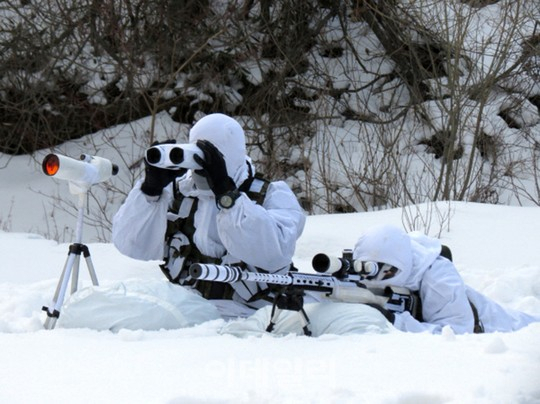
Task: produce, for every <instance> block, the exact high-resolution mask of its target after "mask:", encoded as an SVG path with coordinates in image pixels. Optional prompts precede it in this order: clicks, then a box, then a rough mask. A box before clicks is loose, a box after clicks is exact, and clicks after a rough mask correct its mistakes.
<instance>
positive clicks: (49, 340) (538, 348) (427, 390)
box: [0, 164, 540, 404]
mask: <svg viewBox="0 0 540 404" xmlns="http://www.w3.org/2000/svg"><path fill="white" fill-rule="evenodd" d="M13 166H14V167H16V166H17V164H14V165H13ZM9 170H10V168H9V167H8V168H7V169H4V170H1V171H2V174H3V175H4V179H5V178H8V180H4V181H3V182H2V188H3V190H4V192H3V196H2V198H1V206H0V207H1V208H2V211H3V212H4V213H5V212H6V211H7V210H8V209H9V206H10V205H11V201H12V200H17V198H18V197H20V196H18V195H15V194H13V193H10V189H18V188H17V187H16V186H15V184H16V183H18V182H19V181H20V177H18V174H19V173H15V172H13V171H11V172H9ZM10 175H11V176H10ZM33 178H34V179H33V181H35V184H34V185H35V186H38V183H39V184H41V186H43V184H44V183H43V181H51V180H50V178H46V177H45V176H44V175H43V176H41V177H40V176H35V177H33ZM6 181H7V182H6ZM10 184H13V185H14V186H13V187H10ZM34 198H37V196H35V195H34ZM66 198H73V197H72V196H70V195H69V194H67V195H66ZM34 202H35V201H34ZM436 212H439V215H440V214H442V213H445V212H446V213H449V214H450V216H449V219H448V220H447V221H446V223H445V226H444V227H445V228H444V229H442V230H441V226H440V225H439V224H438V223H437V220H436V219H435V218H434V216H436ZM405 213H407V210H401V209H394V210H386V211H378V212H368V213H357V214H343V215H321V216H313V217H309V218H308V222H307V226H306V229H305V231H304V234H303V236H302V238H301V239H300V242H299V244H298V247H297V252H296V258H295V262H296V264H297V266H299V267H300V268H301V269H302V270H305V271H309V270H310V269H311V268H310V262H311V258H312V257H313V255H315V254H316V253H319V252H325V253H327V254H335V255H339V254H340V253H341V250H342V249H343V248H350V247H352V246H353V245H354V242H355V241H356V238H357V237H358V235H359V234H360V232H361V231H362V229H365V228H366V227H368V226H371V225H373V224H376V223H394V224H397V225H401V224H402V223H407V222H411V218H412V217H415V218H416V219H417V220H420V221H421V220H424V221H426V222H429V217H432V220H431V230H430V232H431V233H432V234H438V233H439V232H441V238H442V240H443V242H444V243H445V244H447V245H449V246H450V247H451V248H452V250H453V253H454V261H455V263H456V265H457V268H458V270H459V271H460V273H461V274H462V276H463V277H464V279H465V281H466V282H467V283H468V284H469V285H471V286H473V287H475V288H477V289H478V290H480V291H482V292H483V293H485V294H487V295H488V296H490V297H492V298H493V299H495V300H497V301H498V302H500V303H502V304H503V305H505V306H507V307H511V308H515V309H520V310H523V311H526V312H529V313H533V314H540V276H539V275H540V248H538V240H539V239H538V234H539V233H538V232H539V229H540V209H539V208H531V207H508V206H493V205H480V204H466V203H451V204H446V203H441V204H438V205H423V206H421V207H420V212H419V213H417V212H416V210H415V209H409V210H408V214H405ZM27 215H28V217H27V218H26V220H27V221H28V220H30V219H32V218H34V220H35V221H36V222H38V221H41V220H43V217H42V213H41V212H39V210H34V211H32V210H30V211H28V212H27ZM407 217H408V218H409V219H407ZM448 229H449V230H448ZM89 247H90V250H91V253H92V258H93V261H94V265H95V268H96V272H97V275H98V278H99V281H100V284H102V285H107V284H110V283H112V282H114V281H118V280H123V279H139V280H144V279H148V280H150V279H162V275H161V273H160V271H159V269H158V268H157V262H139V261H134V260H132V259H129V258H127V257H124V256H122V255H121V254H119V253H118V252H117V251H116V250H115V248H114V246H112V245H111V244H108V243H90V244H89ZM67 248H68V244H64V243H61V244H58V243H57V242H55V241H52V240H48V239H46V238H43V237H42V236H38V235H36V234H32V233H17V232H0V263H1V264H0V347H1V348H0V363H2V366H1V367H0V380H1V381H2V382H1V386H2V387H1V389H0V402H2V403H25V404H27V403H53V402H54V403H98V402H99V403H119V402H120V403H123V402H125V403H169V404H172V403H401V404H407V403H460V404H461V403H535V402H540V383H539V380H540V343H539V341H540V323H539V324H532V325H530V326H528V327H527V328H525V329H522V330H520V331H517V332H513V333H505V334H499V333H497V334H485V335H454V334H453V333H452V331H451V330H450V329H445V332H444V333H443V334H442V335H427V334H406V333H401V332H397V331H396V332H394V333H390V334H384V335H377V334H371V335H348V336H336V335H325V336H322V337H319V338H309V337H305V336H295V335H288V336H282V337H276V336H272V335H265V336H262V337H248V338H237V337H234V336H231V335H220V334H219V332H218V330H219V329H220V327H222V326H223V324H224V321H222V320H215V321H211V322H208V323H204V324H202V325H199V326H196V327H193V328H188V329H179V330H169V331H164V330H163V331H140V330H139V331H128V330H122V331H120V332H118V333H112V332H108V331H101V332H99V331H94V330H90V329H62V328H59V327H57V328H56V329H54V330H44V329H43V321H44V319H45V314H44V312H42V311H41V307H42V306H43V305H47V304H49V303H50V300H51V298H52V296H53V294H54V290H55V287H56V284H57V282H58V278H59V276H60V272H61V270H62V267H63V264H64V261H65V258H66V255H67ZM81 283H82V286H87V285H90V280H89V277H88V274H87V273H86V269H85V266H84V265H82V266H81Z"/></svg>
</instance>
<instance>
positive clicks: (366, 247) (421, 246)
mask: <svg viewBox="0 0 540 404" xmlns="http://www.w3.org/2000/svg"><path fill="white" fill-rule="evenodd" d="M440 253H441V243H440V241H439V240H437V239H434V238H431V237H428V236H426V235H424V234H422V233H419V232H412V233H409V234H407V233H406V232H405V231H404V230H402V229H400V228H399V227H396V226H391V225H381V226H376V227H373V228H371V229H369V230H367V231H366V232H365V233H364V234H363V235H362V236H360V238H359V239H358V241H357V242H356V245H355V247H354V252H353V258H354V259H355V260H361V261H375V262H382V263H385V264H390V265H393V266H395V267H396V268H398V269H399V270H400V271H399V272H398V273H397V274H396V276H394V277H393V278H391V279H387V280H384V281H368V282H370V285H372V286H381V287H384V286H388V285H393V286H403V287H405V288H408V289H410V290H419V289H420V282H421V280H422V277H423V275H424V272H425V271H426V270H427V269H428V268H429V267H430V266H431V265H432V264H433V262H434V261H435V260H436V259H437V257H438V256H439V255H440Z"/></svg>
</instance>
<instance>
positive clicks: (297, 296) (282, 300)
mask: <svg viewBox="0 0 540 404" xmlns="http://www.w3.org/2000/svg"><path fill="white" fill-rule="evenodd" d="M304 294H305V293H304V291H303V290H299V289H294V288H291V287H288V286H285V287H284V288H282V289H281V290H280V291H279V292H278V293H276V296H275V297H274V303H273V304H272V313H271V315H270V323H269V324H268V327H266V331H267V332H272V330H273V329H274V326H275V325H276V322H277V321H278V319H279V315H280V314H281V311H282V310H289V311H296V312H297V313H298V315H299V321H300V324H301V325H302V330H304V335H307V336H308V337H309V336H311V331H310V329H309V318H308V316H307V314H306V312H305V310H304Z"/></svg>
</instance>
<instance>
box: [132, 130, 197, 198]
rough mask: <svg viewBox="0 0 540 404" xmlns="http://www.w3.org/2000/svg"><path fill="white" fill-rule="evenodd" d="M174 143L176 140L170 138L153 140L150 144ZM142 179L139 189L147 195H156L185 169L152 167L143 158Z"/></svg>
mask: <svg viewBox="0 0 540 404" xmlns="http://www.w3.org/2000/svg"><path fill="white" fill-rule="evenodd" d="M167 143H176V140H174V139H170V140H166V141H164V142H161V143H159V142H154V143H152V146H155V145H158V144H167ZM144 165H145V168H144V181H143V183H142V184H141V191H142V192H143V193H145V194H146V195H148V196H158V195H161V193H162V192H163V188H165V187H166V186H167V185H169V184H170V183H171V182H172V181H173V180H174V179H175V178H176V177H180V176H181V175H183V174H184V173H185V172H186V171H187V170H186V169H185V168H181V169H178V170H169V169H166V168H159V167H154V166H152V165H150V164H148V162H147V161H146V159H145V160H144Z"/></svg>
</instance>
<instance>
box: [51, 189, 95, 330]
mask: <svg viewBox="0 0 540 404" xmlns="http://www.w3.org/2000/svg"><path fill="white" fill-rule="evenodd" d="M70 190H71V192H72V193H77V194H78V195H79V205H78V208H79V212H78V215H77V228H76V232H75V242H74V243H73V244H71V245H70V246H69V252H68V257H67V259H66V263H65V265H64V269H63V270H62V275H61V276H60V280H59V281H58V285H57V287H56V292H55V293H54V297H53V300H52V303H51V305H50V306H48V307H47V306H43V307H42V310H43V311H46V312H47V319H46V320H45V324H44V327H45V328H46V329H47V330H52V329H53V328H54V327H55V325H56V321H57V320H58V317H60V309H61V308H62V305H63V304H64V298H65V296H66V290H67V286H68V283H69V278H70V277H71V293H72V294H73V293H75V292H76V291H77V287H78V284H79V265H80V261H81V254H82V255H83V256H84V258H85V261H86V266H87V267H88V272H89V273H90V278H91V279H92V284H93V285H94V286H98V280H97V277H96V271H95V270H94V264H93V263H92V259H91V258H90V250H89V249H88V246H86V245H84V244H82V227H83V219H84V205H85V201H86V196H87V192H88V187H80V186H78V184H72V183H70Z"/></svg>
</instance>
